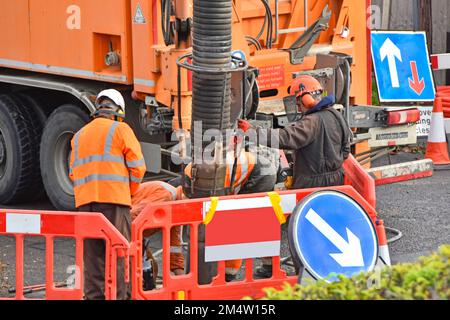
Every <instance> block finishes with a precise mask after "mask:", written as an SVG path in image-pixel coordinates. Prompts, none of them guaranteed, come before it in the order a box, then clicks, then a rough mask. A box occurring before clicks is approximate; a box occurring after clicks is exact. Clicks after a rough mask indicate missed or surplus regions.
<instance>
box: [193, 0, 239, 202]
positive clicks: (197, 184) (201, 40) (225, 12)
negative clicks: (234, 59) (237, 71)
mask: <svg viewBox="0 0 450 320" xmlns="http://www.w3.org/2000/svg"><path fill="white" fill-rule="evenodd" d="M193 20H194V25H193V55H192V58H193V59H192V64H193V66H194V67H199V68H202V67H203V68H208V69H217V70H218V73H217V74H214V73H210V72H206V73H205V72H201V71H194V72H193V79H192V129H193V135H192V145H193V146H194V148H197V149H196V151H195V150H194V155H193V156H194V158H196V159H194V161H195V160H198V157H199V156H200V155H203V151H204V150H205V148H206V147H207V146H208V145H210V144H211V141H202V140H200V139H202V137H203V136H204V133H205V131H207V130H210V129H216V130H218V131H220V132H221V134H222V137H223V141H224V142H222V143H225V141H226V139H225V132H226V130H227V129H229V128H230V127H231V125H230V109H231V73H230V72H225V73H224V72H220V70H224V69H229V68H230V66H231V47H232V31H231V30H232V29H231V28H232V1H231V0H194V19H193ZM198 121H201V124H202V129H201V130H196V126H195V122H198ZM200 135H201V136H200ZM199 141H202V143H201V146H200V145H199V143H198V142H199ZM200 148H201V153H200ZM219 150H220V153H221V154H217V155H216V157H222V159H225V152H226V151H225V146H224V145H223V148H219ZM222 162H223V164H220V165H218V164H205V163H202V164H195V163H194V166H193V173H192V175H193V177H192V178H193V180H192V183H193V188H190V189H191V190H193V194H191V192H190V191H191V190H186V191H187V193H188V194H190V195H191V197H194V198H197V197H204V196H210V195H223V194H225V189H224V181H225V174H226V166H225V164H224V161H222Z"/></svg>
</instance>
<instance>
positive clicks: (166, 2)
mask: <svg viewBox="0 0 450 320" xmlns="http://www.w3.org/2000/svg"><path fill="white" fill-rule="evenodd" d="M171 16H172V7H171V0H161V28H162V34H163V38H164V43H165V44H166V46H170V45H172V44H174V41H173V37H172V34H173V26H172V25H171V23H170V17H171Z"/></svg>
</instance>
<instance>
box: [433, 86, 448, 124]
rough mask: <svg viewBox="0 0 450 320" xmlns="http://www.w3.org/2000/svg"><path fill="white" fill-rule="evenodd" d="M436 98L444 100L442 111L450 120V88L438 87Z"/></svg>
mask: <svg viewBox="0 0 450 320" xmlns="http://www.w3.org/2000/svg"><path fill="white" fill-rule="evenodd" d="M436 89H437V92H436V98H442V111H443V112H444V117H445V118H450V86H438V87H437V88H436Z"/></svg>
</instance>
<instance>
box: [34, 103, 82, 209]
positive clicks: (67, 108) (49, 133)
mask: <svg viewBox="0 0 450 320" xmlns="http://www.w3.org/2000/svg"><path fill="white" fill-rule="evenodd" d="M88 121H89V115H88V114H87V113H86V112H84V111H83V110H82V109H81V108H80V107H77V106H74V105H69V104H68V105H63V106H61V107H59V108H58V109H56V110H55V111H54V112H53V113H52V114H51V115H50V117H49V118H48V120H47V123H46V124H45V129H44V133H43V135H42V142H41V157H40V158H41V173H42V180H43V182H44V187H45V191H46V192H47V195H48V197H49V199H50V201H51V202H52V204H53V205H54V206H55V208H56V209H58V210H64V211H70V210H74V208H75V201H74V195H73V184H72V181H71V180H70V178H69V164H70V153H71V146H70V142H71V140H72V138H73V136H74V134H75V133H76V132H77V131H78V130H80V129H81V128H82V127H83V126H84V125H85V124H86V123H87V122H88Z"/></svg>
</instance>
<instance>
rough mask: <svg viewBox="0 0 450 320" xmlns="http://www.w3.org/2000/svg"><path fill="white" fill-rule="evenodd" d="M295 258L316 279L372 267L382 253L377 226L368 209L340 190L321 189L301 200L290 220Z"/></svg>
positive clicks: (368, 269)
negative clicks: (379, 249)
mask: <svg viewBox="0 0 450 320" xmlns="http://www.w3.org/2000/svg"><path fill="white" fill-rule="evenodd" d="M289 244H290V246H291V248H292V249H293V250H292V251H293V254H294V258H296V259H298V261H299V262H301V263H302V264H303V265H304V266H305V268H306V270H308V272H309V273H310V274H311V275H312V276H313V277H314V278H316V279H325V280H326V281H329V282H331V281H335V280H336V279H337V278H336V276H331V277H330V274H343V275H345V276H348V277H351V276H352V275H354V274H355V273H359V272H361V271H371V270H373V268H374V267H375V265H376V262H377V257H378V239H377V235H376V230H375V227H374V226H373V224H372V221H371V220H370V218H369V216H368V215H367V213H366V212H365V211H364V209H363V208H362V207H361V206H360V205H359V204H358V203H357V202H356V201H355V200H353V199H352V198H350V197H349V196H347V195H345V194H343V193H340V192H337V191H319V192H316V193H313V194H312V195H310V196H309V197H307V198H305V199H304V200H303V201H301V202H300V203H299V204H298V205H297V207H296V208H295V210H294V213H293V215H292V217H291V220H290V222H289Z"/></svg>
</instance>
